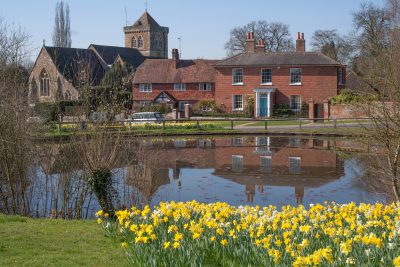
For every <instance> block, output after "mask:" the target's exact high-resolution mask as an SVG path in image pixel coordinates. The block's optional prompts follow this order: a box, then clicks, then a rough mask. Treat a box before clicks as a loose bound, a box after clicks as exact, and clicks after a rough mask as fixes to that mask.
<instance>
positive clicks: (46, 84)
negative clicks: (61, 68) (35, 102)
mask: <svg viewBox="0 0 400 267" xmlns="http://www.w3.org/2000/svg"><path fill="white" fill-rule="evenodd" d="M40 96H50V79H49V74H48V73H47V71H46V70H45V69H43V70H42V72H41V73H40Z"/></svg>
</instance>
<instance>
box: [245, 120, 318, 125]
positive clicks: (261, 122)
mask: <svg viewBox="0 0 400 267" xmlns="http://www.w3.org/2000/svg"><path fill="white" fill-rule="evenodd" d="M309 123H310V121H306V120H303V121H302V122H301V124H302V125H305V124H309ZM285 125H299V121H298V120H287V121H268V126H285ZM246 126H265V122H263V121H258V122H255V123H251V124H247V125H246Z"/></svg>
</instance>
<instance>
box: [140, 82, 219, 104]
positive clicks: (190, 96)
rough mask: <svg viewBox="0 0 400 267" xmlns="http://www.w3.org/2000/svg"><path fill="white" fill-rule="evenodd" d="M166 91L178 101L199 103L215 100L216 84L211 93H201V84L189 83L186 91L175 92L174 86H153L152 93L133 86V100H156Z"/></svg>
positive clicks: (213, 85)
mask: <svg viewBox="0 0 400 267" xmlns="http://www.w3.org/2000/svg"><path fill="white" fill-rule="evenodd" d="M163 91H166V92H167V93H168V94H169V95H171V96H172V97H174V98H175V99H176V100H178V101H183V100H189V101H199V100H203V99H210V100H213V99H214V94H215V84H212V90H211V91H200V90H199V83H187V84H186V91H174V84H152V92H148V93H147V92H139V84H134V86H133V92H132V96H133V100H134V101H140V100H154V98H156V97H157V96H158V95H159V94H160V93H161V92H163Z"/></svg>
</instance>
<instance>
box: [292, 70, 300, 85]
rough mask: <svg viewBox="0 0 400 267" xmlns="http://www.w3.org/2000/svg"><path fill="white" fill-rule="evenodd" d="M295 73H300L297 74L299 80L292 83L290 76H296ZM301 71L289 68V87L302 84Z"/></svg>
mask: <svg viewBox="0 0 400 267" xmlns="http://www.w3.org/2000/svg"><path fill="white" fill-rule="evenodd" d="M296 71H300V73H299V74H297V75H298V76H299V77H300V79H299V80H296V81H293V78H292V76H294V75H296V73H295V72H296ZM302 72H303V71H302V69H301V68H290V85H301V84H302V79H303V74H302Z"/></svg>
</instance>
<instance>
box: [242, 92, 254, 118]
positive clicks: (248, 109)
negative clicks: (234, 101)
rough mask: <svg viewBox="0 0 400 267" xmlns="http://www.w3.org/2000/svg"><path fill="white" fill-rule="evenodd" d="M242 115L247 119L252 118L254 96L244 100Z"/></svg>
mask: <svg viewBox="0 0 400 267" xmlns="http://www.w3.org/2000/svg"><path fill="white" fill-rule="evenodd" d="M244 103H245V105H244V113H245V114H246V116H247V117H249V118H252V117H254V96H252V95H248V96H246V99H245V102H244Z"/></svg>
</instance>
